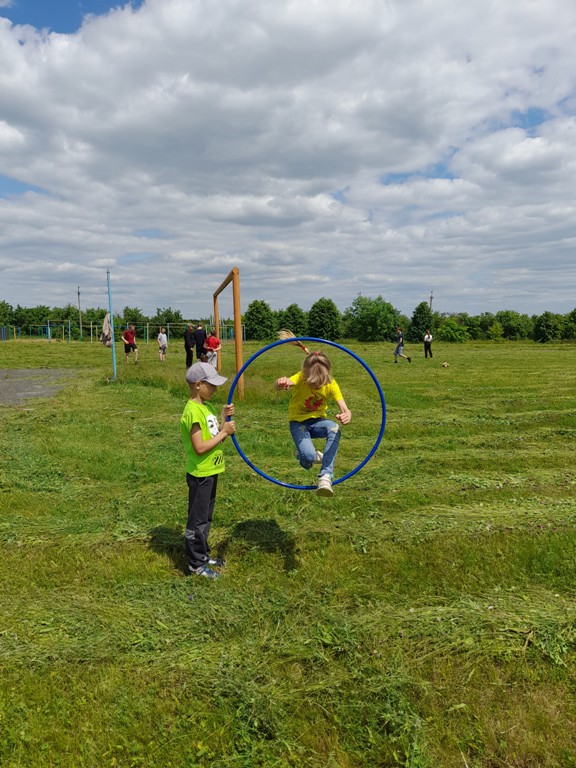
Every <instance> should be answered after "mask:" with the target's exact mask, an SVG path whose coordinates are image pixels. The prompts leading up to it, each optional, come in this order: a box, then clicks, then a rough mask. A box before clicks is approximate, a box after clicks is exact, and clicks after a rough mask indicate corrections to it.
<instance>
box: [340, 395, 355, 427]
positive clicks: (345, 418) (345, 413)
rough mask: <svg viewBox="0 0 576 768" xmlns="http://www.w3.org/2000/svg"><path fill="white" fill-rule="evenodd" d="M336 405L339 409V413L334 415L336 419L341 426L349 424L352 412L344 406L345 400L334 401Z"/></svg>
mask: <svg viewBox="0 0 576 768" xmlns="http://www.w3.org/2000/svg"><path fill="white" fill-rule="evenodd" d="M336 405H337V406H338V408H340V413H337V414H336V418H337V419H338V421H339V422H340V423H341V424H350V421H351V420H352V411H351V410H350V409H349V408H348V406H347V405H346V401H345V400H336Z"/></svg>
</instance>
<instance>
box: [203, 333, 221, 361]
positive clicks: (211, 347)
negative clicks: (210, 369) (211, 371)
mask: <svg viewBox="0 0 576 768" xmlns="http://www.w3.org/2000/svg"><path fill="white" fill-rule="evenodd" d="M204 349H205V350H206V362H208V363H210V365H214V366H215V365H216V363H217V361H218V354H217V353H218V352H219V351H220V350H221V349H222V344H220V339H219V338H218V337H217V336H216V334H215V333H214V331H210V333H209V334H208V338H207V339H206V341H205V342H204Z"/></svg>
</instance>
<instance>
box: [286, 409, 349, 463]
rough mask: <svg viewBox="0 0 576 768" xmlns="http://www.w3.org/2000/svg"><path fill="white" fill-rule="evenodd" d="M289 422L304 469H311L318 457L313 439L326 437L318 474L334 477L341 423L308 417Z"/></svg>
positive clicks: (299, 459)
mask: <svg viewBox="0 0 576 768" xmlns="http://www.w3.org/2000/svg"><path fill="white" fill-rule="evenodd" d="M289 424H290V434H291V435H292V440H294V444H295V446H296V451H297V453H298V461H299V462H300V466H301V467H303V468H304V469H310V467H311V466H312V465H313V464H314V459H315V458H316V448H315V447H314V443H313V442H312V439H313V438H320V437H322V438H326V444H325V445H324V458H323V459H322V467H321V468H320V472H319V473H318V474H319V476H320V477H321V476H322V475H330V477H332V476H333V475H334V461H335V459H336V454H337V453H338V445H339V443H340V425H339V424H337V423H336V422H335V421H330V419H306V421H291V422H289Z"/></svg>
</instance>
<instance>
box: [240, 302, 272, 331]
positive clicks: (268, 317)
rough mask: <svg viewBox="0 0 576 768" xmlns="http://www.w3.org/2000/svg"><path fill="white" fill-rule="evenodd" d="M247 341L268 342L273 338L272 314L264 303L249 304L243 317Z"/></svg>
mask: <svg viewBox="0 0 576 768" xmlns="http://www.w3.org/2000/svg"><path fill="white" fill-rule="evenodd" d="M244 326H245V330H246V340H247V341H269V340H271V339H273V338H274V333H275V331H276V322H275V320H274V314H273V312H272V310H271V309H270V307H269V306H268V304H266V302H265V301H259V300H258V299H256V300H255V301H252V302H250V304H249V305H248V309H247V310H246V314H245V315H244Z"/></svg>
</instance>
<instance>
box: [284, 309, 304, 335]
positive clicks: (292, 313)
mask: <svg viewBox="0 0 576 768" xmlns="http://www.w3.org/2000/svg"><path fill="white" fill-rule="evenodd" d="M278 328H288V330H289V331H292V332H293V333H295V334H296V336H306V334H307V333H308V317H307V316H306V313H305V312H304V310H303V309H300V307H299V306H298V304H290V305H289V306H287V307H286V309H284V310H282V311H281V312H279V313H278Z"/></svg>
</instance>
